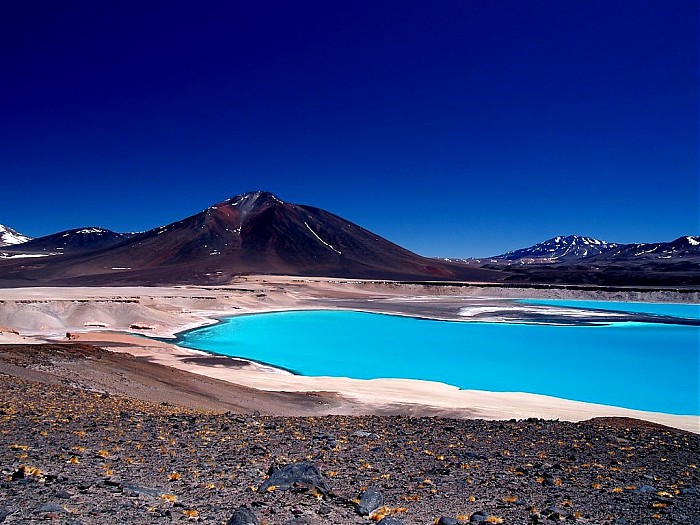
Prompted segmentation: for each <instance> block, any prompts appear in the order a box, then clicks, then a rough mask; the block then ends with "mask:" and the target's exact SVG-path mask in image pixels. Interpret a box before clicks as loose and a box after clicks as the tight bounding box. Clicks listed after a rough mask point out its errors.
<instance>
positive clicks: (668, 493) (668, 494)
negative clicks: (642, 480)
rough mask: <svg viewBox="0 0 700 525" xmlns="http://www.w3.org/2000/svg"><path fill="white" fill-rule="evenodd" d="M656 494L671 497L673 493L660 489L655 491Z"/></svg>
mask: <svg viewBox="0 0 700 525" xmlns="http://www.w3.org/2000/svg"><path fill="white" fill-rule="evenodd" d="M656 494H658V495H659V496H661V497H662V498H672V497H673V494H671V493H670V492H666V491H664V490H660V491H659V492H657V493H656Z"/></svg>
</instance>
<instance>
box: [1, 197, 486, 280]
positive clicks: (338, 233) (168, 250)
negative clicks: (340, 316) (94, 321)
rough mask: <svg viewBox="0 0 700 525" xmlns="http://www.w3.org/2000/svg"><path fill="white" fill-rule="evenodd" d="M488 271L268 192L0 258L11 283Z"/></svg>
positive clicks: (480, 274)
mask: <svg viewBox="0 0 700 525" xmlns="http://www.w3.org/2000/svg"><path fill="white" fill-rule="evenodd" d="M492 273H493V274H496V273H497V272H493V271H491V270H486V269H478V268H470V267H467V266H465V265H462V264H458V263H450V262H445V261H439V260H436V259H432V258H427V257H422V256H420V255H417V254H415V253H413V252H411V251H409V250H406V249H404V248H402V247H400V246H398V245H396V244H394V243H392V242H390V241H388V240H386V239H384V238H382V237H380V236H379V235H377V234H374V233H372V232H370V231H368V230H365V229H364V228H362V227H360V226H358V225H356V224H353V223H352V222H350V221H348V220H346V219H343V218H342V217H339V216H337V215H334V214H332V213H329V212H327V211H324V210H322V209H319V208H315V207H312V206H304V205H298V204H291V203H287V202H284V201H282V200H281V199H279V198H278V197H276V196H275V195H273V194H271V193H269V192H265V191H256V192H252V193H245V194H242V195H238V196H236V197H233V198H231V199H228V200H225V201H223V202H220V203H218V204H216V205H214V206H211V207H209V208H207V209H206V210H204V211H202V212H200V213H198V214H196V215H193V216H191V217H187V218H186V219H183V220H181V221H178V222H175V223H172V224H168V225H166V226H161V227H158V228H154V229H152V230H150V231H147V232H144V233H140V234H136V235H133V236H131V237H129V238H128V239H126V240H124V241H123V242H120V243H118V244H115V245H112V246H109V247H107V248H104V249H98V250H94V251H91V252H88V253H85V252H81V253H78V254H70V253H66V254H62V255H56V256H52V257H45V258H42V259H41V260H40V261H37V260H32V261H31V263H14V264H11V265H4V266H3V267H0V277H2V279H3V281H4V282H5V283H12V285H20V284H24V285H26V284H28V283H29V282H36V284H37V285H39V284H47V283H53V284H65V285H68V284H93V285H94V284H152V285H155V284H164V285H165V284H178V283H182V284H188V283H189V284H214V283H226V282H230V281H231V279H233V278H235V277H236V276H239V275H245V274H275V275H297V276H326V277H346V278H361V279H391V280H472V279H473V280H488V279H489V276H490V275H491V274H492ZM6 285H10V284H6Z"/></svg>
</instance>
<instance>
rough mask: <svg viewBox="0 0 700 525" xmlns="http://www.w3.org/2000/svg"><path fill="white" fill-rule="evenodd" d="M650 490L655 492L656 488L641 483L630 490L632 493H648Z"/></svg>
mask: <svg viewBox="0 0 700 525" xmlns="http://www.w3.org/2000/svg"><path fill="white" fill-rule="evenodd" d="M652 492H657V490H656V489H655V488H654V487H652V486H650V485H641V486H639V487H637V488H636V489H634V490H633V491H632V493H633V494H650V493H652Z"/></svg>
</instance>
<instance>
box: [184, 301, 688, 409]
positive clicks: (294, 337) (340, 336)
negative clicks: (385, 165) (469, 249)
mask: <svg viewBox="0 0 700 525" xmlns="http://www.w3.org/2000/svg"><path fill="white" fill-rule="evenodd" d="M699 336H700V329H699V328H698V327H695V326H680V325H661V324H651V323H648V324H647V323H628V324H624V323H621V324H615V325H609V326H551V325H532V324H530V325H528V324H506V323H473V322H445V321H430V320H423V319H414V318H409V317H397V316H390V315H379V314H369V313H361V312H347V311H302V312H284V313H269V314H259V315H246V316H239V317H232V318H227V319H225V320H223V321H222V322H221V323H220V324H217V325H214V326H210V327H205V328H200V329H198V330H194V331H190V332H186V333H184V334H182V335H181V344H182V345H183V346H187V347H190V348H197V349H202V350H208V351H211V352H214V353H217V354H223V355H228V356H239V357H244V358H247V359H252V360H256V361H260V362H264V363H269V364H273V365H275V366H278V367H282V368H286V369H289V370H292V371H295V372H297V373H300V374H303V375H309V376H345V377H353V378H358V379H371V378H380V377H399V378H412V379H426V380H431V381H440V382H444V383H448V384H451V385H455V386H458V387H461V388H464V389H478V390H491V391H506V392H531V393H538V394H546V395H550V396H556V397H560V398H566V399H574V400H580V401H588V402H593V403H602V404H606V405H615V406H621V407H628V408H636V409H641V410H650V411H656V412H666V413H671V414H700V406H699V405H700V399H699V397H700V394H699V391H700V386H699V384H698V383H699V379H698V376H699V366H700V363H699V361H700V358H699V356H698V353H699V352H698V346H699Z"/></svg>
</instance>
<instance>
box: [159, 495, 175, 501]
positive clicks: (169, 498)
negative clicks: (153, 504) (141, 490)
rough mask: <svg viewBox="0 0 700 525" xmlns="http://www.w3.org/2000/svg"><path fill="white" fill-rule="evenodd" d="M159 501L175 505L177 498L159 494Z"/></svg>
mask: <svg viewBox="0 0 700 525" xmlns="http://www.w3.org/2000/svg"><path fill="white" fill-rule="evenodd" d="M160 499H162V500H165V501H167V502H168V503H175V502H176V501H177V496H176V495H175V494H161V495H160Z"/></svg>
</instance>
